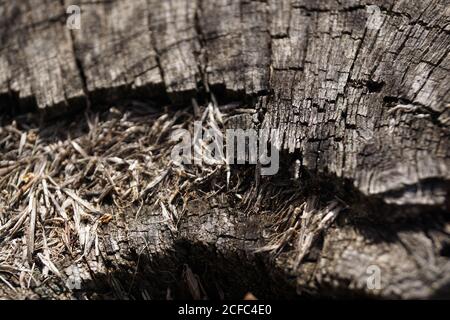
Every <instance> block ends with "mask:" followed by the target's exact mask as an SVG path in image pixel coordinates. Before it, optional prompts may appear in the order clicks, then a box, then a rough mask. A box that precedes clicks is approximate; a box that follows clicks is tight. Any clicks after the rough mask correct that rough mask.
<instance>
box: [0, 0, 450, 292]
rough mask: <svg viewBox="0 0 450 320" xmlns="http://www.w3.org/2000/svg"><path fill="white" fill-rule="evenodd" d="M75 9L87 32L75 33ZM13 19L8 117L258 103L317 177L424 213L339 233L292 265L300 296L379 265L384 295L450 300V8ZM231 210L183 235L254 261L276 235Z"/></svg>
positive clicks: (303, 0) (152, 231) (259, 120)
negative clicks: (129, 104)
mask: <svg viewBox="0 0 450 320" xmlns="http://www.w3.org/2000/svg"><path fill="white" fill-rule="evenodd" d="M69 4H78V5H79V6H80V7H81V10H82V15H81V29H80V30H69V29H68V28H66V26H65V23H66V19H67V15H66V14H65V9H66V7H67V6H68V5H69ZM373 5H376V6H377V7H376V8H377V9H376V10H374V7H373ZM378 9H379V10H378ZM0 17H1V20H0V103H2V105H1V107H2V108H6V107H7V106H8V107H9V108H10V107H11V106H13V108H18V107H19V106H21V105H26V106H30V105H31V106H37V107H38V108H40V109H44V111H45V112H47V111H49V110H50V111H51V110H58V109H61V110H64V111H66V110H70V109H71V108H74V107H75V106H77V105H79V104H95V103H96V102H97V101H100V100H101V99H107V100H109V101H114V99H116V98H121V97H124V96H127V95H130V94H131V95H132V94H135V93H136V94H137V93H139V94H140V95H142V94H143V95H144V96H147V97H161V96H168V97H169V98H171V99H172V100H173V101H174V102H177V103H179V102H180V101H181V102H182V103H184V102H188V101H190V99H191V97H195V96H196V95H197V93H198V92H200V91H204V90H206V91H212V92H215V91H218V92H219V91H220V92H222V93H223V96H224V97H227V99H236V100H242V101H244V100H245V101H250V103H249V104H250V106H249V107H251V108H255V110H256V116H255V117H254V118H252V119H251V121H253V122H254V124H255V125H256V126H257V127H260V128H279V129H281V130H280V132H281V134H280V136H278V137H277V139H276V141H274V143H276V144H277V145H278V146H279V147H280V149H282V150H284V151H285V152H286V153H292V154H294V155H295V156H296V159H298V160H300V163H301V165H302V168H304V169H305V170H306V171H307V172H308V173H309V174H310V175H311V176H312V177H317V179H319V177H331V178H330V180H329V183H330V184H332V185H339V183H341V182H343V181H349V182H350V183H351V184H352V185H353V186H354V188H355V192H358V193H360V196H361V198H362V199H363V201H372V200H374V201H380V202H376V203H377V204H379V205H380V210H384V209H382V208H384V207H381V206H385V205H386V206H388V208H389V210H393V211H395V214H397V213H398V212H403V211H404V212H406V213H408V214H409V212H410V211H411V212H414V213H416V212H419V215H418V216H414V217H418V218H414V219H416V220H417V221H416V220H414V219H413V221H412V222H408V224H407V227H405V228H401V227H400V226H397V224H396V225H395V226H391V227H389V228H387V227H386V224H387V223H386V224H383V223H382V222H381V223H380V224H381V225H377V224H376V223H375V224H374V223H371V222H367V223H362V224H361V225H360V224H357V225H355V224H354V223H347V222H345V221H343V222H342V221H341V222H340V224H338V225H334V226H333V227H332V228H331V229H330V231H329V232H328V233H327V234H326V235H325V236H324V239H323V247H322V251H321V254H320V258H318V259H316V260H314V262H305V263H303V264H302V265H301V266H300V268H299V269H296V270H294V271H292V273H293V274H294V275H295V277H296V279H297V280H296V285H297V286H298V287H297V289H298V290H299V291H302V290H306V291H308V290H309V291H313V292H314V290H315V288H317V287H320V288H323V287H330V288H333V290H336V291H337V292H340V291H342V290H344V289H343V288H344V287H345V288H347V289H348V288H350V291H351V292H360V291H362V292H364V291H366V288H365V286H364V285H363V284H364V281H363V279H365V273H364V272H365V270H366V269H365V268H367V266H368V265H370V264H373V263H376V264H379V265H381V266H383V268H384V272H383V274H384V275H385V276H386V278H385V281H387V284H388V285H387V286H386V287H384V289H383V290H381V291H379V292H377V293H376V295H378V296H381V297H403V298H405V297H430V296H433V295H435V294H438V293H441V292H444V293H445V292H447V294H448V286H449V279H448V274H449V273H448V271H449V270H450V266H449V261H448V258H447V256H448V245H449V244H448V243H449V242H448V241H449V239H448V232H449V230H448V225H447V224H446V223H445V222H442V221H441V220H439V219H438V217H437V216H440V212H444V217H446V218H447V219H448V216H446V214H445V213H446V212H447V213H448V210H449V200H448V197H449V196H448V193H449V180H450V139H449V137H450V127H449V126H450V91H449V81H450V76H449V69H450V57H449V51H450V34H449V33H450V23H449V22H450V3H449V1H448V0H424V1H423V0H413V1H411V0H379V1H364V0H348V1H333V0H320V1H312V0H297V1H295V0H267V1H251V0H240V1H238V0H235V1H229V0H214V1H209V0H197V1H191V0H167V1H160V0H136V1H126V0H115V1H93V2H87V1H65V0H61V1H50V0H25V1H5V0H2V1H0ZM220 201H222V202H223V201H225V200H223V199H221V200H220ZM207 202H208V201H207ZM224 203H226V202H224ZM202 210H204V212H211V209H210V208H209V209H208V208H203V209H198V211H202ZM221 210H222V211H220V212H224V213H223V216H224V218H223V219H224V221H226V223H227V224H229V228H230V230H234V231H233V233H232V234H229V232H228V231H229V230H228V229H227V230H228V231H227V232H225V231H223V230H222V229H223V228H225V227H226V225H227V224H225V222H223V221H222V220H220V217H221V216H222V215H221V214H218V215H214V216H212V217H208V216H202V215H200V218H195V219H194V218H192V219H191V220H189V219H188V220H187V221H186V222H185V224H184V225H185V226H186V228H185V229H184V230H185V231H184V235H183V236H182V238H183V239H187V241H188V242H190V243H204V244H206V245H207V246H213V247H214V248H216V250H217V253H216V254H217V255H219V256H221V257H226V256H228V255H229V254H230V251H232V252H236V254H237V255H238V254H244V255H245V256H246V259H249V258H248V257H247V253H246V252H247V250H246V248H247V247H248V246H251V245H249V243H252V242H253V243H259V242H258V239H259V238H260V237H262V236H261V234H262V233H264V232H263V231H264V230H265V229H266V227H267V226H265V225H263V224H262V223H260V222H255V221H253V220H252V218H251V217H247V216H245V215H243V214H241V213H239V212H233V210H232V209H231V208H229V207H226V206H225V207H223V208H222V209H221ZM375 211H376V210H375ZM436 212H439V214H437V213H436ZM395 214H393V215H395ZM188 218H189V216H188ZM263 218H264V217H263ZM205 219H206V220H205ZM208 219H212V220H213V221H210V220H208ZM380 219H381V218H380ZM125 220H126V219H125ZM374 220H375V221H376V220H377V218H376V217H375V218H374ZM426 220H429V221H426ZM368 221H370V220H368ZM429 225H433V226H434V225H437V227H429ZM199 226H200V227H199ZM249 226H251V227H249ZM161 228H164V227H163V226H161ZM198 228H209V230H207V231H204V232H200V233H197V231H198ZM124 229H126V230H128V231H127V232H126V235H120V236H118V237H119V238H120V239H121V240H120V241H116V246H117V243H120V244H124V243H127V247H128V246H130V247H132V248H133V250H134V251H139V250H142V248H146V250H147V249H148V248H147V247H148V243H147V244H145V243H142V241H141V239H153V240H154V241H156V242H155V243H156V244H154V246H155V248H156V247H159V246H160V245H161V248H163V247H164V248H166V249H167V248H172V249H173V250H175V249H174V247H173V243H175V242H176V241H173V239H172V240H165V237H166V236H167V232H166V231H167V230H166V231H165V233H164V235H163V234H161V230H160V229H158V227H157V225H152V224H150V225H149V224H147V223H145V221H142V222H141V224H140V225H139V226H134V227H133V226H126V227H124ZM119 230H122V229H120V228H119ZM131 230H133V231H132V232H131ZM181 230H183V227H182V228H181ZM220 230H222V231H220ZM236 230H237V231H236ZM249 230H252V232H250V231H249ZM430 230H431V231H430ZM108 232H112V233H111V235H110V236H111V237H112V238H114V237H115V236H114V234H115V233H114V232H113V231H108ZM230 232H231V231H230ZM136 233H142V234H145V236H142V237H141V236H136ZM253 233H254V234H253ZM252 234H253V235H252ZM220 235H223V236H220ZM202 236H205V237H203V238H202ZM170 237H171V236H170ZM261 241H262V242H264V241H263V240H261ZM222 244H223V246H222ZM152 246H153V245H152ZM166 249H164V250H163V249H161V250H159V251H158V250H157V251H158V252H149V255H150V256H156V255H160V254H162V253H161V252H165V253H163V254H162V255H165V254H167V252H169V251H170V250H171V249H168V250H166ZM121 250H122V249H121ZM124 250H125V249H124ZM179 250H181V249H179ZM113 251H114V252H116V251H117V252H119V251H120V250H113ZM166 251H167V252H166ZM225 252H226V253H225ZM114 254H115V253H114ZM167 255H168V254H167ZM205 255H207V254H205ZM169 256H170V255H168V258H167V259H168V260H170V259H171V258H170V257H169ZM177 259H179V257H177ZM181 260H182V259H181ZM286 261H287V262H286V264H289V263H292V262H289V258H286ZM277 263H278V267H276V268H278V269H281V270H284V271H287V270H288V268H287V267H283V266H282V265H280V263H281V262H277ZM167 265H170V264H167ZM274 268H275V267H274ZM0 271H1V270H0ZM349 284H350V285H349ZM319 291H320V290H319ZM344 291H345V290H344Z"/></svg>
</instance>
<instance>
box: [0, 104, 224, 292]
mask: <svg viewBox="0 0 450 320" xmlns="http://www.w3.org/2000/svg"><path fill="white" fill-rule="evenodd" d="M194 106H195V108H194V110H195V112H192V111H190V110H186V111H174V112H171V111H170V110H166V112H164V113H161V112H159V113H158V112H155V111H153V110H152V108H150V107H148V106H141V105H139V106H138V105H134V106H131V107H130V106H128V107H127V108H111V109H109V110H108V111H107V112H103V113H97V112H86V113H85V114H84V115H78V116H75V117H73V118H72V119H71V120H64V119H63V120H58V121H55V122H53V123H46V124H44V125H42V124H41V125H40V124H39V121H38V120H37V119H34V118H32V117H28V118H26V117H25V118H23V117H22V118H20V119H13V120H8V119H6V118H2V119H0V123H2V126H0V190H1V191H0V276H1V277H0V283H3V284H4V285H6V286H8V287H10V288H11V289H12V290H14V289H15V287H17V286H20V287H21V288H29V287H30V285H31V284H32V283H33V282H35V283H36V284H37V283H38V282H39V281H40V280H42V279H34V276H33V275H34V274H35V272H34V271H35V270H36V269H40V273H39V274H42V276H43V278H44V279H45V277H47V276H48V275H49V274H52V275H53V276H56V277H61V278H62V277H63V270H58V268H57V266H58V265H59V262H60V261H61V260H62V259H67V257H70V259H71V260H72V261H80V260H81V259H83V257H85V256H87V255H88V254H90V253H91V252H92V250H94V251H95V253H96V254H97V255H99V254H100V252H99V250H100V249H99V245H98V242H99V239H98V235H97V229H98V227H99V225H101V224H108V223H111V222H113V221H114V213H113V212H108V211H105V208H108V207H111V206H113V207H114V208H117V209H119V210H126V209H127V208H129V207H131V206H133V207H142V205H143V204H144V203H145V204H146V205H155V206H158V207H159V208H160V209H161V212H162V214H163V216H164V219H165V220H166V221H167V223H168V225H169V227H170V228H171V229H173V230H176V225H177V220H178V219H179V218H180V216H181V215H182V214H183V212H182V211H183V207H184V206H183V201H186V197H188V196H189V192H191V191H192V190H193V189H195V186H196V185H199V184H201V183H203V182H204V181H206V180H207V179H209V178H210V177H212V176H213V175H218V174H219V175H221V176H223V177H224V181H225V177H226V176H227V173H226V172H228V177H229V166H228V165H227V164H226V161H225V159H224V161H222V162H221V163H216V164H214V165H210V166H208V165H205V164H202V165H190V166H184V165H175V164H174V163H173V162H172V161H171V158H170V152H171V150H172V148H173V146H174V144H175V143H177V141H173V140H171V134H172V133H173V132H174V131H175V130H177V129H180V128H184V129H188V130H190V131H192V130H193V128H192V127H193V121H194V120H195V119H197V120H199V119H200V120H201V121H202V123H203V124H204V125H205V126H207V127H209V128H216V130H220V128H221V127H222V126H223V121H224V117H225V115H222V113H221V112H220V111H219V109H218V108H217V107H216V106H214V105H212V104H209V105H208V106H207V107H199V106H198V105H197V104H196V103H194ZM194 114H196V116H195V115H194ZM163 184H164V185H163ZM159 186H160V188H158V187H159ZM164 186H167V188H166V187H164ZM157 190H159V191H161V190H163V191H164V192H156V191H157ZM175 203H178V204H180V203H181V205H175ZM105 205H109V206H105ZM177 208H178V209H177ZM180 208H181V209H180ZM180 210H181V211H180ZM179 211H180V212H179ZM137 215H139V210H137V212H136V216H137ZM2 275H4V276H2Z"/></svg>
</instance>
